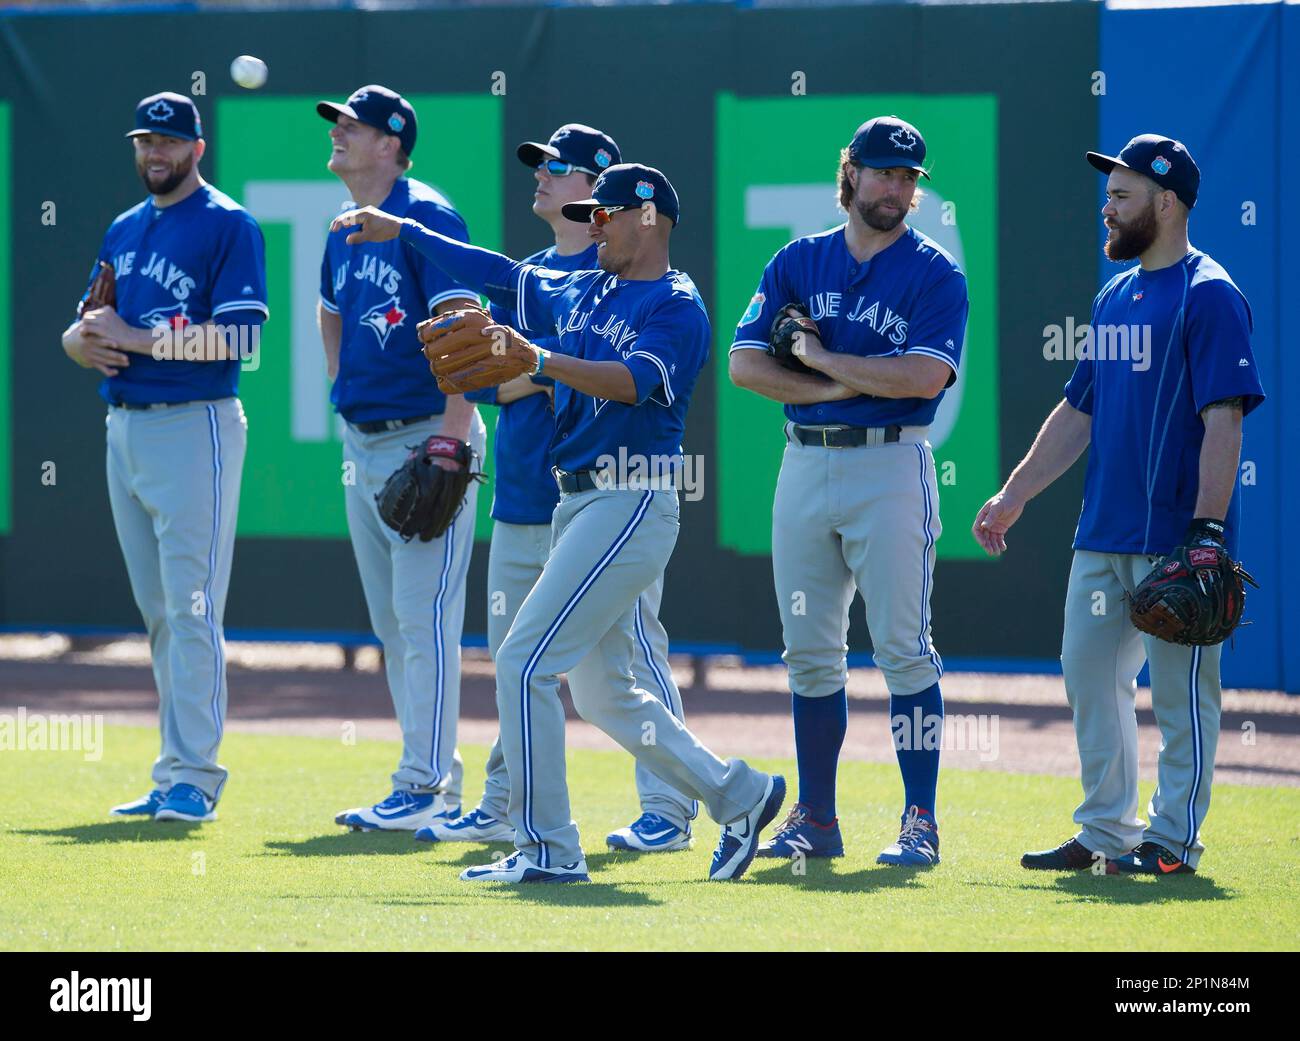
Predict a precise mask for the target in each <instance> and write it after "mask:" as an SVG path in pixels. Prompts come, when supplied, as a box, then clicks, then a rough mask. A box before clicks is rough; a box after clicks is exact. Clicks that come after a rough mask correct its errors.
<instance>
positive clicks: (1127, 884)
mask: <svg viewBox="0 0 1300 1041" xmlns="http://www.w3.org/2000/svg"><path fill="white" fill-rule="evenodd" d="M1052 888H1053V889H1055V890H1056V891H1057V892H1059V893H1061V894H1063V895H1065V896H1069V897H1071V898H1072V899H1074V900H1077V901H1080V902H1082V903H1106V904H1159V903H1163V902H1165V901H1170V900H1173V901H1177V902H1178V903H1180V904H1184V903H1194V902H1196V901H1204V900H1231V899H1232V898H1233V897H1234V896H1235V895H1236V894H1235V893H1233V891H1232V890H1230V889H1224V888H1223V887H1222V886H1220V885H1219V884H1218V883H1217V882H1215V881H1214V879H1212V878H1207V877H1206V876H1205V875H1171V876H1170V877H1168V878H1154V877H1149V876H1148V877H1139V876H1132V875H1093V874H1092V873H1091V872H1079V873H1077V874H1073V875H1064V876H1061V877H1059V878H1056V879H1053V881H1052ZM1044 891H1045V892H1048V891H1050V890H1048V889H1047V888H1044Z"/></svg>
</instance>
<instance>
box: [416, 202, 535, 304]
mask: <svg viewBox="0 0 1300 1041" xmlns="http://www.w3.org/2000/svg"><path fill="white" fill-rule="evenodd" d="M400 238H401V239H402V241H403V242H405V243H407V244H408V245H410V246H413V247H414V248H415V249H417V250H419V251H420V252H421V253H422V254H424V255H425V256H426V257H428V258H429V260H431V261H432V262H433V263H434V264H436V265H438V267H440V268H442V270H443V271H444V272H446V274H447V275H448V276H450V277H451V279H452V280H453V281H454V282H457V283H459V284H460V285H463V286H468V287H469V288H470V289H473V290H474V291H476V292H479V293H482V294H483V295H484V296H486V297H487V298H488V299H489V300H491V301H492V302H493V303H494V304H499V305H500V306H502V307H509V308H511V309H514V307H515V284H516V281H517V280H518V278H519V269H520V267H521V266H522V265H521V264H519V263H518V262H517V261H514V260H511V259H510V258H509V257H507V256H504V255H503V254H501V253H494V252H493V251H492V250H490V249H484V248H483V247H482V246H471V245H470V244H469V243H467V242H458V241H457V240H456V239H450V238H448V237H447V236H446V235H441V234H439V233H438V232H436V231H430V230H429V229H428V228H426V227H425V226H424V225H423V224H421V223H419V221H414V220H411V219H410V218H407V219H406V220H404V221H403V222H402V231H401V234H400Z"/></svg>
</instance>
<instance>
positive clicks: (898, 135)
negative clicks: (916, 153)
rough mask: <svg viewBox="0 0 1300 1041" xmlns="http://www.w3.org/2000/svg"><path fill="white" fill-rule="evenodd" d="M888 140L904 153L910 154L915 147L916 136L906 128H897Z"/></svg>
mask: <svg viewBox="0 0 1300 1041" xmlns="http://www.w3.org/2000/svg"><path fill="white" fill-rule="evenodd" d="M889 140H890V141H892V142H893V143H894V144H896V145H897V146H898V147H899V148H901V149H903V150H904V151H905V152H910V151H911V150H912V149H913V148H915V147H916V135H915V134H914V133H912V132H911V131H910V130H908V129H907V128H906V127H899V128H898V129H897V130H895V131H894V132H893V133H892V134H890V135H889Z"/></svg>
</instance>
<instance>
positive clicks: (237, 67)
mask: <svg viewBox="0 0 1300 1041" xmlns="http://www.w3.org/2000/svg"><path fill="white" fill-rule="evenodd" d="M230 78H231V79H232V80H234V81H235V82H236V83H238V84H239V85H240V86H241V87H244V88H246V89H248V90H256V89H257V88H258V87H260V86H261V85H262V84H263V83H265V82H266V62H264V61H263V60H262V59H261V58H254V57H253V56H252V55H251V54H241V55H240V56H239V57H238V58H236V59H235V60H234V61H232V62H231V63H230Z"/></svg>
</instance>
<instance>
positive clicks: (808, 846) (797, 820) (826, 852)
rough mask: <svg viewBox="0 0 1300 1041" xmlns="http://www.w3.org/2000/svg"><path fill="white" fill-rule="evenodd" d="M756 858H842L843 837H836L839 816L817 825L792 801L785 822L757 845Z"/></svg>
mask: <svg viewBox="0 0 1300 1041" xmlns="http://www.w3.org/2000/svg"><path fill="white" fill-rule="evenodd" d="M756 855H757V856H760V857H796V856H805V857H842V856H844V840H843V839H842V838H841V837H840V819H839V818H838V817H836V818H835V819H834V820H833V821H831V822H830V823H829V824H818V823H817V822H816V821H815V820H813V819H812V816H811V815H810V814H809V812H808V807H807V806H805V805H804V804H803V803H801V802H800V803H795V806H794V809H792V810H791V811H790V814H789V816H787V817H786V819H785V823H783V824H782V825H781V827H780V828H778V829H777V832H776V834H775V835H773V836H772V837H771V838H770V839H769V840H768V841H767V842H764V843H763V845H761V846H759V847H758V853H757V854H756Z"/></svg>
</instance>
